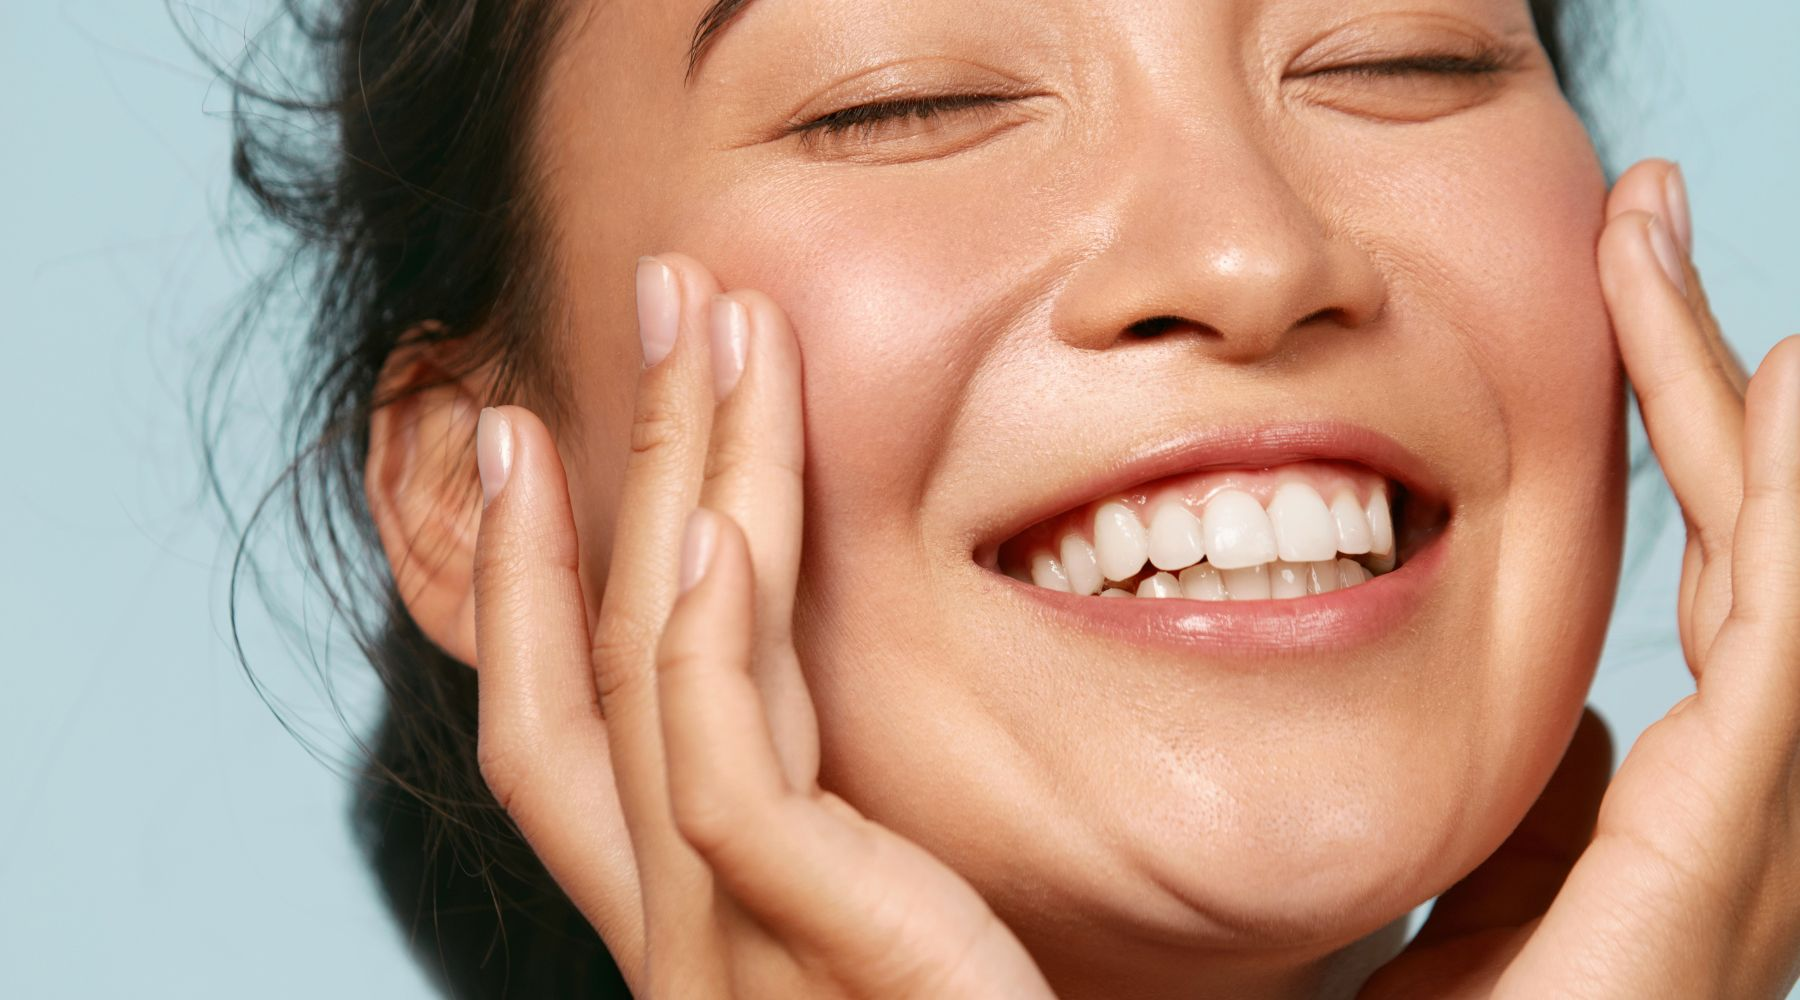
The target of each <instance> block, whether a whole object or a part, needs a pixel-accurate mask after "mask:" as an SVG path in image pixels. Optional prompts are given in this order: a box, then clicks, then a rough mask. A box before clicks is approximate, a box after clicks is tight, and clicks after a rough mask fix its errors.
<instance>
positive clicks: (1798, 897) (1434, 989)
mask: <svg viewBox="0 0 1800 1000" xmlns="http://www.w3.org/2000/svg"><path fill="white" fill-rule="evenodd" d="M1681 184H1682V182H1681V179H1680V176H1679V173H1678V171H1677V170H1676V169H1675V167H1674V166H1673V165H1672V164H1670V163H1667V162H1664V161H1658V160H1649V161H1645V162H1643V163H1640V164H1638V165H1637V166H1635V167H1633V168H1632V169H1631V170H1630V171H1628V172H1627V173H1626V174H1625V176H1623V177H1622V178H1620V179H1619V182H1618V184H1617V185H1615V187H1614V188H1613V192H1612V196H1611V198H1610V199H1609V201H1608V205H1607V218H1608V222H1607V225H1606V229H1605V232H1604V233H1603V234H1602V236H1601V239H1600V247H1599V255H1600V277H1601V284H1602V287H1603V289H1604V292H1605V295H1606V301H1607V305H1608V308H1609V309H1610V310H1611V313H1612V319H1613V326H1614V329H1615V332H1616V334H1617V337H1618V340H1619V351H1620V354H1621V356H1622V357H1623V359H1624V363H1625V368H1626V372H1627V374H1629V376H1630V377H1631V381H1632V385H1633V387H1634V389H1635V390H1636V393H1637V397H1638V403H1639V408H1640V410H1641V411H1642V413H1643V417H1644V425H1645V427H1646V428H1647V430H1648V431H1649V435H1650V443H1651V446H1652V447H1653V448H1654V449H1655V451H1656V455H1657V458H1658V460H1659V461H1660V463H1661V465H1662V468H1663V471H1664V473H1665V474H1666V475H1667V477H1668V479H1669V484H1670V486H1671V487H1672V488H1673V489H1674V492H1675V497H1676V499H1677V500H1678V501H1679V502H1680V504H1681V511H1682V516H1683V519H1684V521H1685V522H1686V525H1687V550H1686V554H1685V557H1684V560H1683V563H1682V570H1681V591H1680V601H1679V606H1678V614H1679V622H1680V631H1681V647H1682V652H1683V654H1684V655H1685V656H1686V659H1687V664H1688V669H1689V671H1690V672H1692V674H1693V676H1694V680H1695V684H1696V691H1695V693H1694V694H1692V695H1690V696H1688V697H1687V698H1685V699H1683V700H1682V701H1681V702H1679V703H1678V704H1676V705H1675V706H1674V707H1673V708H1672V709H1670V710H1669V713H1668V714H1667V715H1666V716H1664V717H1663V718H1662V719H1661V720H1660V721H1658V722H1657V723H1656V724H1655V725H1653V726H1651V727H1650V728H1649V729H1647V730H1645V731H1644V733H1643V735H1642V736H1640V737H1639V738H1638V741H1637V743H1636V744H1635V745H1634V746H1633V747H1632V748H1631V752H1630V753H1629V754H1628V755H1627V756H1626V758H1625V760H1624V763H1623V764H1622V765H1621V766H1620V768H1619V771H1618V773H1617V774H1616V775H1614V776H1613V777H1612V781H1611V783H1610V785H1609V784H1608V783H1607V774H1606V771H1607V767H1608V765H1609V763H1610V759H1611V750H1610V746H1609V744H1608V741H1607V738H1606V735H1605V730H1604V728H1603V727H1601V726H1600V725H1599V720H1598V719H1597V718H1595V717H1594V716H1593V715H1592V714H1591V713H1590V714H1589V715H1588V716H1587V717H1586V718H1585V719H1583V723H1582V726H1581V727H1580V729H1579V730H1578V731H1577V733H1576V735H1575V738H1574V740H1573V741H1572V743H1571V744H1570V748H1569V751H1568V753H1567V755H1566V756H1565V757H1564V760H1563V764H1562V766H1561V767H1560V768H1559V769H1558V771H1557V773H1556V775H1555V776H1554V777H1553V778H1552V779H1551V781H1550V784H1549V786H1548V787H1547V788H1546V790H1545V792H1544V794H1543V796H1542V797H1541V798H1540V799H1539V801H1538V803H1537V805H1536V806H1534V807H1533V808H1532V810H1531V811H1530V813H1529V814H1528V815H1527V816H1526V818H1525V820H1524V821H1523V822H1522V823H1521V824H1520V826H1519V828H1518V829H1517V830H1516V831H1515V832H1514V833H1513V835H1512V837H1511V838H1510V839H1508V840H1507V842H1506V843H1505V844H1503V845H1502V846H1501V847H1500V849H1499V850H1498V851H1497V852H1495V854H1494V855H1493V856H1492V857H1491V858H1489V859H1488V860H1487V861H1486V862H1484V863H1483V864H1482V865H1481V867H1479V868H1477V869H1476V870H1475V871H1474V872H1473V873H1471V874H1470V875H1469V876H1468V877H1467V878H1466V879H1464V880H1463V881H1462V882H1460V883H1458V884H1457V885H1456V886H1455V887H1454V888H1452V889H1451V890H1450V891H1449V892H1447V893H1446V894H1445V895H1444V896H1443V897H1442V898H1441V899H1440V900H1439V901H1438V904H1437V906H1436V907H1435V908H1434V909H1433V912H1432V916H1431V919H1430V920H1429V921H1427V923H1426V925H1425V927H1424V928H1423V929H1422V930H1421V931H1420V933H1419V936H1418V938H1417V939H1416V940H1415V941H1414V943H1413V944H1412V945H1411V946H1410V947H1408V948H1407V950H1406V951H1405V952H1403V953H1402V954H1401V955H1400V956H1399V957H1398V958H1396V959H1395V960H1394V961H1393V962H1390V963H1389V964H1388V965H1387V966H1385V967H1383V968H1382V969H1381V970H1380V971H1379V972H1378V973H1377V974H1376V975H1375V977H1374V978H1373V979H1371V980H1370V982H1369V983H1368V985H1367V987H1366V988H1365V990H1364V994H1363V995H1364V996H1365V997H1368V998H1385V997H1419V996H1428V997H1434V998H1437V997H1487V996H1496V997H1524V998H1536V997H1549V996H1555V997H1583V998H1588V997H1592V998H1601V997H1605V998H1615V997H1616V998H1620V1000H1625V998H1633V1000H1636V998H1646V997H1680V998H1720V1000H1724V998H1731V1000H1738V998H1753V997H1768V998H1780V997H1784V996H1786V995H1787V991H1788V990H1789V989H1791V988H1792V986H1793V984H1794V982H1795V979H1796V976H1800V337H1789V338H1787V339H1786V340H1783V341H1782V342H1781V343H1779V344H1777V345H1776V346H1775V349H1774V350H1772V351H1770V352H1769V355H1768V357H1767V358H1765V359H1764V361H1763V363H1762V366H1761V368H1760V369H1759V370H1758V371H1757V374H1756V377H1755V378H1754V379H1751V378H1747V377H1746V376H1745V373H1744V369H1743V367H1742V365H1740V364H1739V363H1738V361H1737V359H1736V358H1735V357H1734V356H1733V355H1732V353H1731V350H1730V348H1729V347H1728V346H1727V345H1726V344H1725V341H1724V338H1723V337H1722V336H1721V335H1720V332H1719V325H1718V322H1717V321H1716V320H1715V319H1714V318H1713V315H1712V312H1711V310H1710V309H1709V308H1708V306H1707V302H1706V296H1705V293H1704V292H1703V291H1702V289H1701V286H1700V275H1699V273H1698V272H1697V271H1695V269H1694V266H1693V264H1692V262H1691V259H1690V249H1691V244H1692V229H1691V225H1690V223H1689V221H1688V214H1687V207H1686V192H1685V190H1684V189H1683V188H1682V186H1681ZM1602 793H1604V795H1603V797H1602Z"/></svg>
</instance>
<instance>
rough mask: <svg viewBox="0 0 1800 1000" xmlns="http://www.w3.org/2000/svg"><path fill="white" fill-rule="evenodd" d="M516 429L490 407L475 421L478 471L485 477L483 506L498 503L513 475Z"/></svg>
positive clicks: (504, 415)
mask: <svg viewBox="0 0 1800 1000" xmlns="http://www.w3.org/2000/svg"><path fill="white" fill-rule="evenodd" d="M512 463H513V430H512V421H511V420H508V419H506V414H504V413H501V412H500V411H499V410H496V409H494V408H493V407H491V406H489V407H486V408H485V409H483V410H482V411H481V417H480V418H479V419H477V420H476V422H475V469H476V471H478V472H479V473H480V474H481V506H482V507H483V508H484V509H485V508H486V507H487V505H488V504H491V503H493V502H494V497H495V496H497V495H498V494H499V493H500V491H501V489H503V488H505V486H506V479H507V477H508V476H511V475H512Z"/></svg>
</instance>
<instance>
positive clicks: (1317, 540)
mask: <svg viewBox="0 0 1800 1000" xmlns="http://www.w3.org/2000/svg"><path fill="white" fill-rule="evenodd" d="M1269 524H1270V526H1271V527H1272V528H1273V529H1274V531H1275V553H1276V555H1279V556H1280V557H1281V558H1283V559H1285V560H1287V561H1288V562H1318V561H1320V560H1321V559H1336V558H1337V553H1338V547H1337V528H1336V526H1335V525H1334V524H1333V523H1332V519H1331V510H1330V508H1328V507H1326V506H1325V501H1324V500H1321V499H1320V498H1319V491H1318V490H1315V489H1313V488H1312V487H1311V486H1308V485H1306V484H1305V483H1283V484H1282V485H1281V488H1280V489H1277V490H1276V491H1275V496H1274V497H1273V498H1272V499H1270V500H1269Z"/></svg>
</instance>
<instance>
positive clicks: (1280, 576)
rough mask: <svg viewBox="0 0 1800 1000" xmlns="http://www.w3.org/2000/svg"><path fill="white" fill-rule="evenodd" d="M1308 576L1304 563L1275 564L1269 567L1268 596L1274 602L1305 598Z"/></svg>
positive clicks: (1309, 574)
mask: <svg viewBox="0 0 1800 1000" xmlns="http://www.w3.org/2000/svg"><path fill="white" fill-rule="evenodd" d="M1310 576H1311V573H1310V572H1309V571H1308V570H1307V568H1306V564H1305V563H1293V562H1285V561H1283V562H1277V563H1276V564H1275V565H1273V566H1270V567H1269V596H1270V597H1273V598H1275V599H1276V600H1284V599H1287V598H1294V597H1305V596H1306V585H1307V582H1308V577H1310Z"/></svg>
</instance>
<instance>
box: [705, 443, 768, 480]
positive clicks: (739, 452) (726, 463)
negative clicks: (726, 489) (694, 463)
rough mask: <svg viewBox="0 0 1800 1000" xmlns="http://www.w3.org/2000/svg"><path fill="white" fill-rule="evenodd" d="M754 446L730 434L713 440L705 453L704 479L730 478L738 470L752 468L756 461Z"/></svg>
mask: <svg viewBox="0 0 1800 1000" xmlns="http://www.w3.org/2000/svg"><path fill="white" fill-rule="evenodd" d="M757 457H758V456H757V449H756V446H755V445H753V444H751V443H750V442H748V441H745V440H743V439H742V438H738V437H736V436H732V435H724V436H721V437H720V438H719V439H718V440H717V441H714V442H713V446H712V448H711V449H710V450H709V451H708V452H707V455H706V481H707V482H709V483H710V482H714V481H717V480H720V479H726V478H730V477H731V476H733V475H734V474H736V473H738V472H739V471H740V470H744V469H749V468H753V467H754V466H755V465H756V462H757Z"/></svg>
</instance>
